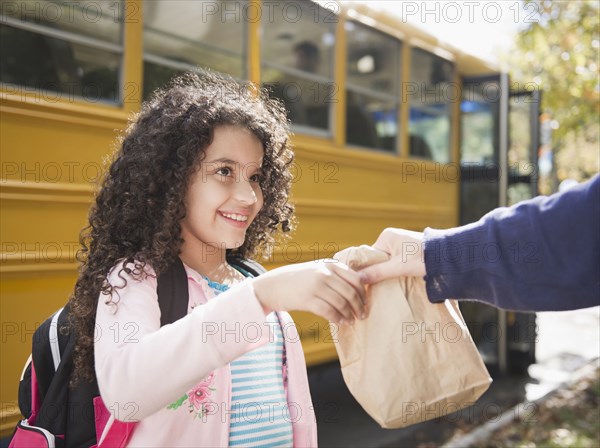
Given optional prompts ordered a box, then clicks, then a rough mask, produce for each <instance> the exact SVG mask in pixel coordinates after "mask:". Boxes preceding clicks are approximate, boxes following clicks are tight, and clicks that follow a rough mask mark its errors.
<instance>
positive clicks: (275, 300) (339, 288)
mask: <svg viewBox="0 0 600 448" xmlns="http://www.w3.org/2000/svg"><path fill="white" fill-rule="evenodd" d="M254 292H255V294H256V297H257V298H258V300H259V301H260V302H261V304H262V305H263V307H265V308H268V309H270V310H277V311H310V312H312V313H314V314H317V315H319V316H321V317H323V318H325V319H327V320H329V321H332V322H338V323H340V322H348V323H349V322H352V321H354V319H356V318H358V319H363V318H364V317H366V314H365V313H366V306H365V305H366V293H365V288H364V286H363V285H362V284H361V282H360V278H359V276H358V273H356V272H355V271H353V270H352V269H350V268H349V267H348V266H346V265H345V264H343V263H340V262H339V261H336V260H318V261H309V262H306V263H299V264H293V265H289V266H284V267H281V268H277V269H274V270H272V271H270V272H267V273H266V274H263V275H261V276H260V277H257V278H255V279H254Z"/></svg>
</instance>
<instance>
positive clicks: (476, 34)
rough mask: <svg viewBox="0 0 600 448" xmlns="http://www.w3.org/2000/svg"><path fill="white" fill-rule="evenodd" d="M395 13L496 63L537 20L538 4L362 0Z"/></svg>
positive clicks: (505, 0) (502, 0) (515, 0)
mask: <svg viewBox="0 0 600 448" xmlns="http://www.w3.org/2000/svg"><path fill="white" fill-rule="evenodd" d="M359 3H365V4H368V5H369V6H370V7H372V8H377V9H382V10H384V11H386V12H387V13H389V14H394V15H396V16H397V17H398V18H400V19H401V20H403V21H406V22H408V23H410V24H412V25H414V26H417V27H419V28H422V29H424V30H425V31H427V32H428V33H430V34H432V35H434V36H435V37H436V38H438V39H440V40H442V41H445V42H447V43H450V44H452V45H454V46H455V47H457V48H459V49H461V50H463V51H465V52H467V53H471V54H473V55H475V56H478V57H480V58H482V59H487V60H490V61H493V62H498V57H497V56H498V54H499V52H500V51H502V50H504V51H508V50H509V49H510V45H511V42H512V39H513V36H514V34H515V33H516V32H517V31H518V29H519V28H520V27H523V26H526V24H527V23H529V22H531V21H532V20H534V17H535V12H536V11H535V7H536V6H535V5H533V4H531V5H527V7H526V8H524V7H523V2H522V1H521V0H497V1H493V0H489V1H476V0H472V1H465V0H463V1H450V0H442V1H431V0H430V1H411V0H403V1H398V0H383V1H373V0H368V1H361V2H359Z"/></svg>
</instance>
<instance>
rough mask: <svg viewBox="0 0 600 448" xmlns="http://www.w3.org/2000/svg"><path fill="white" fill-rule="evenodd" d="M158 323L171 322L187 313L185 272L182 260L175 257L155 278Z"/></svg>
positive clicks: (187, 298)
mask: <svg viewBox="0 0 600 448" xmlns="http://www.w3.org/2000/svg"><path fill="white" fill-rule="evenodd" d="M156 291H157V293H158V306H159V307H160V325H161V327H162V326H163V325H167V324H171V323H173V322H175V321H176V320H178V319H181V318H182V317H184V316H185V315H186V314H187V310H188V302H189V291H188V280H187V273H186V272H185V267H184V266H183V262H182V261H181V260H180V259H179V257H177V258H176V259H175V261H174V262H173V264H172V265H171V266H169V268H168V269H167V270H166V271H165V272H163V273H162V274H160V275H159V276H158V279H157V286H156Z"/></svg>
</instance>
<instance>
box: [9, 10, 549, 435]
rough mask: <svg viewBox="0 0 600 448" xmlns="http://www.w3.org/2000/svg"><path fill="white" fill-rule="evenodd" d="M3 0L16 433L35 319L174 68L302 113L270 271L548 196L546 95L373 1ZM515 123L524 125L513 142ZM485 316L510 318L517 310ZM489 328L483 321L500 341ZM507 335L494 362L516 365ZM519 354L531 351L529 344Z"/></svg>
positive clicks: (319, 348) (303, 318) (62, 292)
mask: <svg viewBox="0 0 600 448" xmlns="http://www.w3.org/2000/svg"><path fill="white" fill-rule="evenodd" d="M0 9H1V11H0V33H1V52H2V54H1V58H0V59H1V61H0V83H1V84H0V98H1V117H0V138H1V150H2V161H1V176H0V201H1V202H0V204H1V214H2V218H1V227H0V229H1V244H2V248H1V252H0V253H1V257H2V260H1V267H0V274H1V299H0V319H1V325H2V332H1V333H2V342H1V352H0V363H1V367H0V369H1V375H0V377H1V380H0V381H1V394H0V403H1V406H2V407H1V410H0V412H1V414H0V417H1V418H0V430H1V434H0V435H1V436H6V435H8V434H9V433H10V431H11V429H12V428H13V427H14V424H15V422H16V421H17V419H18V418H19V415H20V414H19V411H18V407H17V387H18V381H19V375H20V372H21V368H22V366H23V363H24V362H25V360H26V359H27V357H28V354H29V352H30V350H31V342H32V334H33V331H34V330H35V328H36V326H37V325H39V323H40V322H42V321H43V320H45V319H46V318H47V317H48V316H49V315H50V314H51V313H52V312H53V311H55V310H56V309H58V308H59V307H60V306H62V304H63V303H64V302H65V300H66V299H67V297H68V296H69V294H70V293H71V291H72V288H73V285H74V281H75V279H76V273H77V263H76V261H75V253H76V251H77V248H78V234H79V231H80V229H81V228H82V227H83V226H84V225H85V224H86V218H87V212H88V208H89V206H90V203H91V201H92V199H93V194H94V191H95V185H96V182H97V180H98V179H99V178H100V176H101V175H102V171H103V169H104V166H103V159H104V158H105V157H106V156H107V155H108V154H110V153H111V152H112V151H113V150H114V145H115V138H116V137H117V135H118V134H119V132H120V131H122V130H123V129H124V127H125V125H126V121H127V118H128V116H130V115H131V114H132V113H135V112H136V110H138V108H139V107H140V104H141V102H142V101H143V100H144V99H145V98H146V97H147V96H148V95H150V93H151V92H152V91H153V90H154V89H155V88H157V87H160V86H162V85H164V84H165V83H166V82H167V81H168V80H169V79H170V78H171V77H172V76H173V75H175V74H177V73H180V72H183V71H186V70H191V69H192V70H193V69H194V68H195V67H197V66H201V67H209V68H211V69H214V70H216V71H220V72H225V73H229V74H231V75H233V76H234V77H236V78H237V79H239V80H240V82H247V81H250V82H253V83H256V84H261V85H264V86H266V87H268V88H269V89H270V90H271V92H272V94H273V95H274V96H277V97H279V98H280V99H282V101H284V103H285V105H286V107H287V109H288V112H289V116H290V119H291V122H292V130H293V132H294V136H293V144H294V147H295V151H296V162H295V164H294V166H293V171H294V188H293V199H294V202H295V204H296V208H297V214H298V217H299V226H298V231H297V232H296V233H295V235H294V238H293V240H292V241H290V242H288V243H285V244H282V245H281V246H277V247H275V250H274V252H273V255H272V256H270V257H269V258H268V259H266V260H258V261H261V262H262V263H263V264H265V266H266V267H267V268H273V267H276V266H280V265H283V264H288V263H296V262H301V261H308V260H313V259H316V258H326V257H332V256H333V255H334V254H335V253H336V252H337V251H338V250H341V249H343V248H345V247H347V246H352V245H359V244H364V243H371V242H373V241H374V240H375V238H376V237H377V235H378V234H379V232H380V231H381V230H382V229H383V228H384V227H387V226H397V227H403V228H409V229H414V230H422V229H423V228H424V227H426V226H430V227H440V228H443V227H450V226H456V225H458V224H461V223H463V222H469V221H473V220H476V219H478V218H479V217H480V216H481V215H482V214H483V213H485V212H486V211H488V210H490V209H491V208H494V207H496V206H498V205H504V204H508V203H510V202H514V201H516V200H518V199H522V198H526V197H528V196H531V195H532V194H535V191H536V190H535V157H536V153H537V152H536V151H537V145H538V144H539V143H538V141H537V138H536V135H537V128H536V123H537V115H536V113H537V108H536V107H535V106H536V105H537V102H536V101H537V100H539V98H537V94H536V92H535V91H534V92H531V91H530V90H531V89H530V90H528V91H524V92H520V93H519V94H518V95H516V96H515V95H511V93H510V89H509V87H510V86H509V80H508V77H507V75H506V74H503V73H500V72H499V70H498V69H497V68H496V67H494V66H492V65H490V64H489V63H487V62H485V61H482V60H479V59H477V58H475V57H472V56H470V55H468V54H465V53H464V52H462V51H460V50H459V49H457V48H453V47H451V46H449V45H447V44H444V43H443V42H440V41H439V40H438V39H436V38H433V37H432V36H430V35H428V34H427V33H425V32H424V31H421V30H420V29H418V28H415V27H412V26H410V25H409V24H407V23H405V22H404V21H402V20H400V19H398V18H396V17H394V16H391V15H389V14H387V13H384V12H381V11H377V10H374V9H371V8H370V7H368V6H365V5H363V4H356V3H354V2H333V1H325V2H323V1H321V2H313V1H309V0H291V1H287V0H280V1H277V0H275V1H267V0H262V1H261V0H249V1H237V0H236V1H234V0H222V1H217V0H215V1H208V0H205V1H172V0H153V1H148V2H142V1H140V0H124V1H121V0H100V1H99V0H95V1H89V0H75V1H68V2H66V1H65V2H63V1H57V0H47V1H43V0H35V1H30V0H13V1H5V0H2V1H1V2H0ZM513 122H514V123H516V124H518V127H519V129H520V131H519V132H520V134H519V135H520V136H523V135H525V136H526V138H518V139H516V138H512V139H511V136H510V133H509V127H510V125H511V123H513ZM523 126H525V129H521V128H522V127H523ZM531 136H533V137H531ZM490 313H491V314H490ZM479 314H481V313H479V311H477V312H473V316H475V315H479ZM488 314H489V316H488V317H487V319H488V321H489V322H493V323H495V324H496V325H497V324H498V323H499V325H500V327H499V328H501V329H502V328H509V327H510V326H511V325H514V324H515V323H516V322H518V316H516V315H513V314H506V313H501V312H497V311H489V310H488ZM294 317H295V319H296V321H297V324H298V327H299V330H300V332H301V336H302V341H303V345H304V349H305V353H306V358H307V362H308V364H309V366H314V365H318V364H322V363H325V362H328V361H331V360H335V359H336V352H335V348H334V345H333V343H332V341H331V336H330V333H329V327H328V324H327V322H325V321H323V320H320V319H317V318H316V317H315V316H313V315H311V314H308V313H295V315H294ZM468 320H469V319H468V317H467V321H468ZM480 323H481V322H480ZM482 325H483V324H482ZM484 332H485V325H483V326H481V325H480V327H479V328H474V334H475V335H476V336H477V335H479V337H483V338H484V339H485V340H486V341H489V339H490V338H487V339H486V338H485V337H484V336H485V335H484ZM479 333H481V335H480V334H479ZM507 334H508V333H507V332H506V331H505V332H504V335H500V334H498V335H497V340H495V341H493V343H494V344H495V347H496V348H498V347H499V348H498V349H497V350H496V351H495V354H493V356H495V357H496V358H495V359H491V358H490V359H489V360H490V362H497V363H499V365H500V366H501V367H502V368H506V365H507V359H506V357H507V353H509V352H508V350H510V349H511V347H512V346H511V343H512V342H514V341H510V340H508V339H507ZM482 335H483V336H482ZM513 345H514V344H513ZM514 347H516V348H515V350H516V349H518V348H519V347H517V346H516V345H515V346H514ZM514 347H513V348H514ZM521 348H523V347H521ZM521 351H522V352H523V353H526V356H529V357H530V356H531V353H532V352H531V345H526V346H525V348H524V349H523V350H521Z"/></svg>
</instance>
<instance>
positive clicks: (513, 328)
mask: <svg viewBox="0 0 600 448" xmlns="http://www.w3.org/2000/svg"><path fill="white" fill-rule="evenodd" d="M538 105H539V95H538V92H512V93H511V92H510V89H509V79H508V75H506V74H497V75H490V76H483V77H473V78H463V89H462V101H461V140H460V168H461V189H460V191H461V193H460V195H461V198H460V201H461V207H460V220H461V224H467V223H470V222H474V221H477V220H479V218H481V217H482V216H483V215H485V214H486V213H487V212H489V211H491V210H493V209H495V208H496V207H501V206H507V205H511V204H512V203H514V202H518V201H519V200H523V199H528V198H530V197H532V196H535V194H536V192H537V147H538V145H539V125H538V110H539V106H538ZM516 249H517V250H518V249H519V248H516ZM479 250H487V249H486V248H479ZM492 252H494V251H491V252H490V256H498V254H497V253H492ZM507 255H509V254H500V256H507ZM461 310H462V312H463V315H464V317H465V321H466V322H467V324H468V326H469V329H470V331H471V334H472V335H473V339H474V340H475V343H476V344H477V346H478V348H479V351H480V353H481V356H482V358H483V359H484V361H485V362H486V364H487V365H488V366H489V367H490V368H491V370H492V371H498V372H500V373H506V372H508V371H511V372H515V373H517V372H522V371H526V368H527V366H528V365H529V364H530V363H532V362H534V360H535V314H522V313H513V312H505V311H502V310H497V309H496V308H493V307H491V306H488V305H484V304H480V303H476V302H463V303H461Z"/></svg>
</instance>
